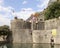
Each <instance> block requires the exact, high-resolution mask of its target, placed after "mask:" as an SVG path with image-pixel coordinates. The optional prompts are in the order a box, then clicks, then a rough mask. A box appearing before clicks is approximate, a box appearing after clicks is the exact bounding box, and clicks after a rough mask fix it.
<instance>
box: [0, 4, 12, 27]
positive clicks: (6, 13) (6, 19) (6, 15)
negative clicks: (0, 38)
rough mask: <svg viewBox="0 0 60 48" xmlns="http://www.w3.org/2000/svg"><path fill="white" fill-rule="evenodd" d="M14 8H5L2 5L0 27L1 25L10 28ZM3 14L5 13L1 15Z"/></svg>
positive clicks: (0, 7)
mask: <svg viewBox="0 0 60 48" xmlns="http://www.w3.org/2000/svg"><path fill="white" fill-rule="evenodd" d="M12 9H13V8H12V7H11V6H9V7H4V6H1V5H0V26H1V25H9V26H10V20H11V16H12V14H11V13H12ZM1 12H3V13H2V14H1Z"/></svg>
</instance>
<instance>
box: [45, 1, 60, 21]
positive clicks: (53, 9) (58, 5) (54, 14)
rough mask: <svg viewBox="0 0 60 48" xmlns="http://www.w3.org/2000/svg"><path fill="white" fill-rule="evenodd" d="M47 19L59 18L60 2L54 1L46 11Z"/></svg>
mask: <svg viewBox="0 0 60 48" xmlns="http://www.w3.org/2000/svg"><path fill="white" fill-rule="evenodd" d="M44 15H45V19H46V20H48V19H53V18H58V17H59V16H60V2H54V3H53V4H51V5H50V6H49V7H48V8H47V9H46V11H45V14H44Z"/></svg>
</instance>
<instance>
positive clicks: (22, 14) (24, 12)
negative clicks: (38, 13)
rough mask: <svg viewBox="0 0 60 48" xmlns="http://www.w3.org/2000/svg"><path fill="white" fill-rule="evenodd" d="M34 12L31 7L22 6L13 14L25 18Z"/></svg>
mask: <svg viewBox="0 0 60 48" xmlns="http://www.w3.org/2000/svg"><path fill="white" fill-rule="evenodd" d="M34 12H35V11H33V9H32V8H22V9H21V11H19V12H15V15H17V17H18V18H22V19H24V20H26V19H27V18H28V17H29V16H30V15H31V14H32V13H34ZM13 15H14V14H13Z"/></svg>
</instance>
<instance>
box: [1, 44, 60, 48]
mask: <svg viewBox="0 0 60 48" xmlns="http://www.w3.org/2000/svg"><path fill="white" fill-rule="evenodd" d="M0 48H60V45H51V44H1V45H0Z"/></svg>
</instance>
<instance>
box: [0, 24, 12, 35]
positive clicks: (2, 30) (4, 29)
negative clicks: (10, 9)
mask: <svg viewBox="0 0 60 48" xmlns="http://www.w3.org/2000/svg"><path fill="white" fill-rule="evenodd" d="M10 32H11V31H10V29H9V26H7V25H4V26H0V35H9V34H10Z"/></svg>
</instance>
